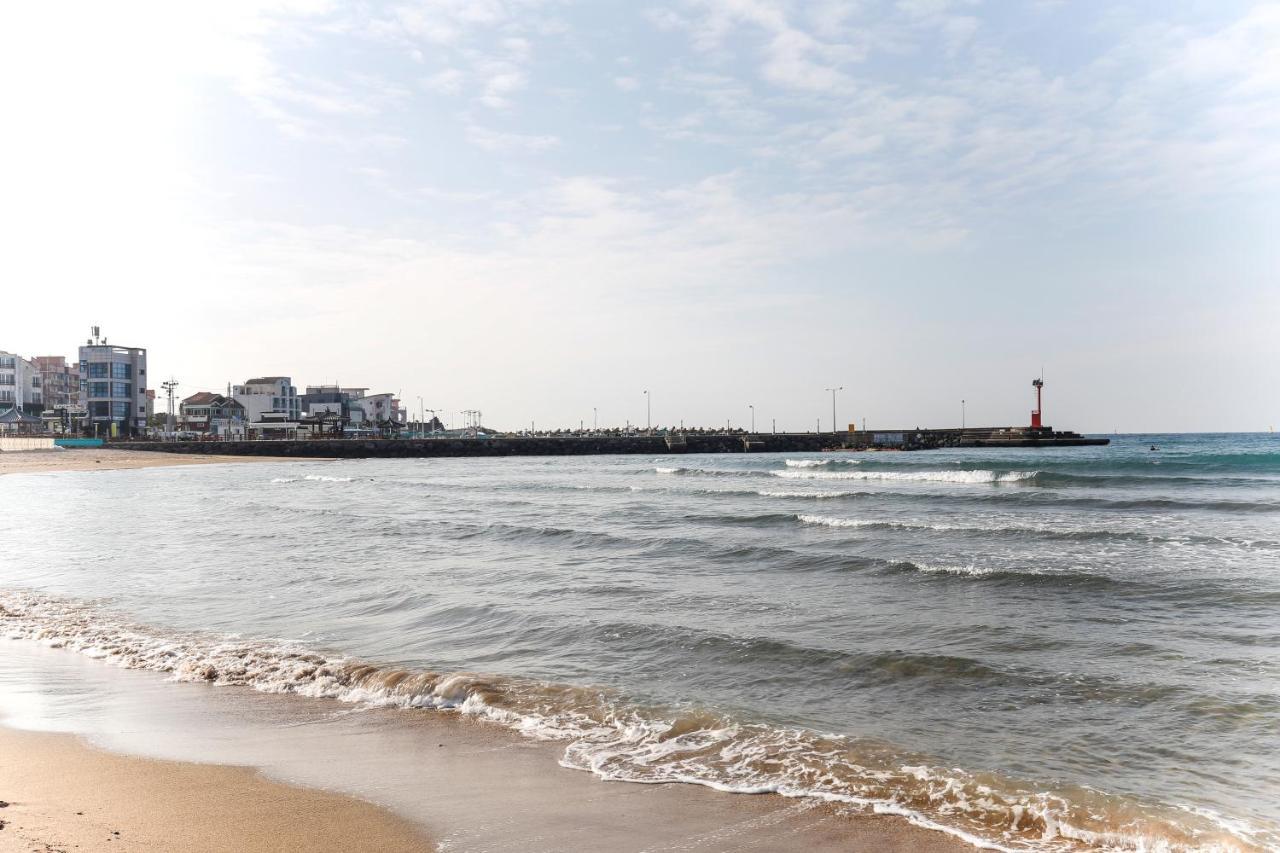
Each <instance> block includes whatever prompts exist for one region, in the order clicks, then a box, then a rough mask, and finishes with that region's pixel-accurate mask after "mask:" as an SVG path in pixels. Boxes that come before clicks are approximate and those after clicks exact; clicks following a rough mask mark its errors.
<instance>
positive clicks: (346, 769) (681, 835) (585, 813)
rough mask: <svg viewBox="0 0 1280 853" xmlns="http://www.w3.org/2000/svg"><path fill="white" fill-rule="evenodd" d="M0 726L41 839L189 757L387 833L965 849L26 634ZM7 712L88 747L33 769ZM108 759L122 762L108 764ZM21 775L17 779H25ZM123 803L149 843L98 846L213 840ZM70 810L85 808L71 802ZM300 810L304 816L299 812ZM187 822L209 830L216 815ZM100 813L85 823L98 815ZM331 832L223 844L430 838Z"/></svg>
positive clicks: (824, 812)
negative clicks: (190, 679)
mask: <svg viewBox="0 0 1280 853" xmlns="http://www.w3.org/2000/svg"><path fill="white" fill-rule="evenodd" d="M54 700H60V701H54ZM0 726H7V727H9V729H4V728H0V799H4V800H8V801H10V802H12V803H15V804H21V803H24V802H33V803H34V802H36V801H37V800H39V801H40V802H42V803H53V804H55V805H58V806H59V807H61V808H62V810H61V812H56V810H54V811H50V807H48V806H47V805H46V806H44V807H43V808H44V809H45V812H46V813H47V814H48V817H47V823H45V824H39V825H37V824H36V823H34V822H33V823H32V826H33V827H36V828H38V827H39V826H43V827H44V831H45V832H46V834H47V836H48V837H49V838H56V839H58V840H60V841H62V842H64V843H65V842H66V837H65V836H58V835H56V834H51V833H57V832H69V831H71V830H73V829H75V827H76V824H75V821H80V820H83V819H84V817H87V816H88V815H89V812H88V811H87V810H86V808H84V807H80V806H77V807H76V808H74V809H72V808H69V807H70V806H71V805H75V803H73V802H72V800H73V799H75V797H76V796H77V795H78V792H80V791H90V792H93V791H114V790H115V787H116V786H115V785H114V783H113V781H112V779H113V776H112V775H111V774H112V772H113V770H112V768H115V767H117V766H118V767H124V766H127V767H129V768H130V776H131V778H134V779H135V782H136V784H138V785H142V786H152V785H154V786H157V787H160V788H163V787H165V783H164V781H163V780H164V779H165V778H166V775H165V774H166V773H174V774H179V775H181V774H184V773H190V774H194V775H192V776H190V777H187V776H181V778H182V779H188V780H189V781H188V784H205V785H209V786H211V785H213V784H214V782H215V781H217V780H226V783H227V784H229V785H232V786H233V789H234V790H241V789H240V788H235V787H234V786H236V785H251V784H260V785H266V786H275V787H270V790H271V791H272V792H274V794H273V796H278V797H280V798H282V799H279V800H277V801H271V800H268V799H265V798H262V797H260V798H259V799H260V800H262V802H265V803H267V804H268V807H266V808H265V809H264V810H263V811H262V813H261V814H258V813H254V814H253V820H254V821H257V822H258V823H259V824H261V823H262V822H263V821H265V822H267V823H269V822H270V821H272V820H276V819H277V818H278V819H280V820H285V819H286V814H285V813H286V812H288V811H289V810H290V809H292V806H291V805H289V803H292V802H293V801H294V800H293V799H291V798H296V800H297V802H298V803H300V804H302V808H304V809H306V808H312V809H314V808H319V807H320V805H321V803H329V804H333V803H338V804H342V805H343V807H344V808H345V809H347V810H346V811H343V812H342V814H344V815H350V818H349V820H350V821H351V822H352V826H362V827H368V829H367V830H361V831H362V832H363V831H368V832H376V833H382V835H379V836H377V837H378V838H379V839H380V838H382V837H386V838H388V839H391V840H394V839H396V838H401V839H403V838H405V837H406V836H405V835H403V832H404V831H405V830H404V827H406V826H409V827H419V828H422V829H419V830H417V831H418V832H422V831H425V832H426V834H427V836H430V839H432V840H433V841H434V842H435V843H436V844H439V847H440V849H449V850H493V849H502V850H506V849H511V850H515V849H519V850H522V851H528V853H539V851H541V852H542V853H551V851H560V850H601V851H635V853H640V851H659V850H682V851H693V853H713V851H714V853H729V851H739V850H758V851H765V850H784V849H804V850H814V851H832V853H834V851H849V850H857V851H872V850H874V851H902V853H906V851H913V853H914V851H920V853H961V851H970V850H973V849H974V848H973V847H971V846H970V845H968V844H965V843H963V842H961V841H960V840H959V839H957V838H956V837H954V836H951V835H948V834H944V833H942V832H938V831H934V830H931V829H926V828H922V827H919V826H915V825H912V824H911V823H909V822H908V821H907V820H906V819H904V818H901V817H898V816H895V815H884V814H869V813H866V812H862V813H852V812H851V810H850V809H849V808H847V807H844V806H841V805H840V804H836V803H827V802H822V801H818V800H815V799H812V798H807V799H798V798H787V797H784V796H780V795H776V794H761V795H750V794H742V793H726V792H722V791H717V790H713V789H712V788H709V787H704V786H701V785H691V784H680V783H667V784H653V785H645V784H635V783H624V782H604V781H601V780H600V779H598V778H597V777H596V776H594V775H593V774H590V773H584V772H581V771H578V770H572V769H568V768H565V767H563V766H561V765H560V764H559V759H560V757H561V755H562V752H563V746H562V745H561V744H559V743H555V742H548V741H541V740H533V739H529V738H525V737H522V736H521V735H519V734H518V733H516V732H513V731H510V730H508V729H505V728H502V727H500V726H496V725H493V724H492V723H490V722H488V721H485V720H480V719H476V718H473V717H467V716H463V715H458V714H456V713H449V712H441V711H430V710H421V709H416V710H403V709H390V708H381V709H379V708H366V709H354V708H351V707H349V706H348V707H343V706H342V703H338V702H334V701H333V700H328V699H315V698H310V697H307V696H304V695H299V694H287V695H281V694H275V693H259V692H256V691H252V690H247V689H243V688H236V687H213V686H211V685H208V684H196V683H187V682H173V681H169V680H168V679H166V678H164V677H163V676H161V675H160V674H158V673H154V672H148V671H140V670H125V669H118V668H116V667H111V666H105V665H103V663H102V662H100V661H97V660H94V659H92V658H88V657H85V656H83V655H79V654H76V653H74V652H70V651H68V650H66V649H58V648H48V647H46V646H43V645H40V644H37V643H31V642H28V641H23V640H7V641H3V640H0ZM14 729H23V730H29V729H35V730H39V731H47V730H53V731H58V732H63V733H65V734H61V735H52V736H49V737H52V738H65V739H66V740H65V741H64V742H66V743H70V744H71V746H70V747H66V748H67V749H70V750H71V751H72V752H73V753H76V754H77V755H80V758H83V755H85V754H87V755H91V756H92V755H96V756H98V759H97V760H96V762H95V761H87V760H85V761H81V760H80V758H76V759H67V762H68V763H66V764H65V765H60V769H57V770H50V771H42V770H41V769H40V768H41V764H40V761H44V760H49V761H58V760H62V759H61V758H60V757H59V754H58V753H57V751H56V749H55V750H54V752H52V753H50V757H49V758H48V759H44V758H41V757H39V756H38V755H37V754H36V753H37V752H39V750H38V749H37V748H36V747H35V746H31V747H28V749H31V750H36V751H35V752H26V753H23V752H21V751H19V752H15V753H12V754H10V753H9V752H7V750H8V749H9V747H8V746H7V744H8V743H10V742H11V741H12V742H14V743H16V742H17V741H18V740H21V739H22V738H23V737H26V734H25V732H19V733H18V734H17V735H13V736H12V737H11V736H10V735H9V733H10V732H11V731H13V730H14ZM75 735H78V736H79V737H80V738H81V739H83V740H81V741H77V740H76V739H75V737H74V736H75ZM20 736H21V737H20ZM31 737H32V738H34V739H31V740H29V741H27V742H28V743H29V744H33V745H38V744H42V743H46V742H47V743H54V744H56V743H58V741H54V740H50V741H42V740H40V738H43V737H46V736H45V735H32V736H31ZM85 743H88V744H91V745H92V746H86V745H84V744H85ZM77 751H79V752H77ZM26 756H34V757H32V758H28V757H26ZM131 756H145V757H141V758H133V757H131ZM117 759H119V761H120V762H123V763H121V764H118V765H117ZM157 759H160V760H159V761H157ZM175 762H178V763H175ZM193 762H194V763H193ZM24 774H25V776H24ZM24 778H26V780H27V781H26V783H25V784H27V785H28V786H29V787H28V789H26V790H24V789H22V788H21V785H22V784H24V782H23V780H24ZM175 778H178V777H175ZM270 780H278V781H270ZM130 784H133V783H130ZM36 785H39V786H43V787H40V788H39V789H38V790H37V794H38V795H39V796H38V797H36V796H32V794H31V793H30V792H29V791H30V790H32V789H33V788H32V787H31V786H36ZM293 786H297V787H293ZM179 790H181V788H180V787H179ZM262 790H267V789H266V788H263V789H262ZM322 792H323V793H322ZM213 797H214V799H213V800H212V801H211V802H204V801H203V800H202V798H201V797H200V796H196V795H194V794H193V795H191V796H189V797H188V800H189V801H193V802H194V803H195V805H194V806H193V807H194V808H197V809H202V810H204V812H207V813H211V814H213V815H214V817H218V816H220V817H221V818H222V819H224V820H227V821H230V820H231V819H232V818H231V817H228V815H231V816H232V817H234V815H235V811H234V809H232V810H231V811H230V812H228V811H225V810H223V811H219V810H218V809H217V808H215V805H216V804H217V803H222V802H225V803H227V804H228V807H231V806H232V805H234V802H239V800H238V799H237V798H236V797H234V796H233V797H230V798H227V799H220V797H221V795H220V794H219V793H218V791H216V790H215V791H214V792H213ZM41 798H43V799H41ZM317 798H319V799H317ZM324 798H329V799H324ZM211 803H212V804H211ZM370 804H376V805H370ZM125 806H127V807H128V809H129V811H128V812H127V814H126V812H124V811H120V812H112V811H111V810H110V809H109V808H107V807H106V806H105V805H104V807H103V809H102V810H100V811H99V812H97V813H99V814H102V815H105V817H104V819H108V818H109V819H117V818H116V817H115V816H116V814H121V815H126V816H127V817H128V818H129V820H130V821H132V823H129V824H128V825H129V826H137V827H144V828H145V832H148V833H151V834H150V835H146V836H145V838H146V839H148V843H147V844H138V845H135V846H134V847H128V846H125V847H122V848H118V847H116V846H115V845H114V844H113V845H112V847H111V848H109V849H126V850H128V849H133V850H184V849H190V850H197V849H198V850H204V849H222V848H216V847H210V846H207V845H201V844H199V843H198V842H192V843H193V844H195V846H190V847H186V848H184V847H182V846H180V845H179V844H178V843H176V841H177V840H181V839H186V838H190V837H191V835H190V833H191V831H192V830H191V829H190V828H189V827H188V826H187V825H186V824H185V821H186V816H185V813H184V812H183V811H182V808H181V806H182V803H181V802H178V803H177V804H176V806H175V807H173V808H171V807H170V806H169V805H166V801H165V800H163V799H160V800H156V801H150V800H147V799H146V798H145V797H137V796H135V797H133V798H132V799H130V800H129V801H128V802H126V803H124V804H122V805H120V806H119V808H121V809H123V808H125ZM114 807H115V806H112V808H114ZM327 807H328V806H326V808H327ZM23 808H25V806H24V807H23ZM95 808H96V807H95ZM0 811H4V812H9V814H0V819H3V820H6V821H12V827H11V828H18V827H22V826H26V824H24V823H23V822H22V821H20V820H18V819H17V816H18V815H19V814H20V812H16V811H13V807H10V808H8V809H4V810H0ZM76 811H85V812H86V815H85V816H78V815H75V814H74V813H75V812H76ZM55 812H56V813H55ZM311 813H314V811H313V812H311ZM304 814H305V812H304ZM384 819H385V821H388V822H382V821H384ZM118 820H120V821H123V820H124V817H121V818H118ZM300 823H301V825H302V826H303V827H308V826H309V820H308V819H306V818H304V819H302V820H301V821H300ZM201 825H202V826H206V827H209V828H210V830H211V831H212V830H214V829H217V826H218V825H217V823H216V822H215V823H213V824H209V823H205V824H201ZM326 826H328V824H320V823H316V824H313V825H310V828H311V829H312V830H313V831H314V832H315V833H318V834H319V833H328V832H329V830H327V829H324V828H323V827H326ZM102 828H103V827H102V825H100V824H99V825H95V831H97V830H100V829H102ZM125 828H126V827H125V826H121V825H113V826H109V827H106V829H108V830H121V832H122V836H121V837H122V838H123V837H124V832H125ZM170 829H172V831H173V832H174V833H175V835H174V836H173V837H172V839H171V838H170V836H169V835H167V834H166V833H167V832H168V831H169V830H170ZM23 831H24V832H26V831H27V830H23ZM134 831H143V830H134ZM337 831H338V830H333V832H337ZM8 832H9V830H8V829H6V830H4V831H3V832H0V853H9V850H14V851H18V850H30V849H31V847H30V846H29V845H28V846H26V847H6V846H5V845H6V844H9V843H11V842H10V841H9V839H10V838H12V837H13V836H9V835H8ZM184 833H185V834H184ZM397 833H401V834H400V835H397ZM28 834H30V835H32V837H36V836H35V835H34V834H33V833H30V832H29V833H28ZM138 837H139V838H142V837H143V836H138ZM273 838H274V836H273ZM337 838H338V836H336V835H326V836H323V837H321V838H320V839H319V841H320V842H322V843H323V846H322V847H315V848H308V847H305V846H302V847H298V846H292V845H284V846H281V845H279V844H275V843H274V842H273V843H271V844H263V845H262V846H255V843H253V842H252V840H250V841H244V840H241V841H239V842H237V843H236V844H235V846H234V849H237V850H240V851H244V853H256V851H264V853H265V851H268V850H280V849H290V850H292V849H301V850H307V849H387V850H397V849H405V850H412V849H422V850H426V849H436V848H435V847H433V846H432V842H431V841H423V839H424V838H426V836H423V835H419V836H416V838H415V840H414V841H413V842H412V843H414V844H417V845H419V846H417V847H413V846H409V847H403V846H402V847H395V846H394V845H393V844H391V843H390V842H389V843H388V844H387V845H383V844H382V843H381V842H380V841H379V842H378V843H376V844H375V843H370V840H369V838H364V839H362V840H361V843H358V844H355V845H353V846H352V845H348V846H345V847H344V846H343V845H342V844H338V843H335V839H337ZM149 839H158V840H159V841H160V842H163V843H158V844H156V843H152V842H151V841H150V840H149ZM88 840H89V841H91V842H93V841H95V840H96V841H97V842H98V844H101V845H102V846H105V844H104V843H103V842H104V841H105V839H102V838H98V837H97V836H93V837H91V838H89V839H88ZM183 843H186V842H183ZM148 845H150V846H148ZM86 846H87V848H88V849H98V848H97V847H96V846H95V845H94V844H88V845H83V844H82V849H84V848H85V847H86ZM38 849H39V848H38ZM51 849H63V848H60V847H54V848H51ZM67 849H70V848H69V846H68V847H67ZM225 849H231V848H230V847H228V848H225Z"/></svg>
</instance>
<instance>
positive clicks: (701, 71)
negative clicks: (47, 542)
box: [0, 0, 1280, 432]
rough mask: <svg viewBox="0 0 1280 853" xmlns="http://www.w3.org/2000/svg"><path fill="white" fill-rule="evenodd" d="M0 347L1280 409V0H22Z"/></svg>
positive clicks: (497, 415) (594, 406)
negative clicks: (101, 341)
mask: <svg viewBox="0 0 1280 853" xmlns="http://www.w3.org/2000/svg"><path fill="white" fill-rule="evenodd" d="M0 96H2V98H3V100H2V102H0V103H3V109H4V114H5V118H4V122H3V125H2V127H3V131H2V132H0V235H3V242H2V243H0V349H7V350H11V351H16V352H20V353H22V354H24V355H28V356H30V355H44V354H61V353H65V354H68V355H73V354H74V353H75V348H76V346H77V345H78V344H79V343H82V342H83V340H84V339H85V337H87V335H88V332H89V327H90V326H91V325H95V324H96V325H100V326H101V327H102V329H103V333H104V334H105V335H106V336H107V337H108V339H109V340H110V341H111V342H113V343H118V344H124V345H130V346H145V347H147V348H148V351H149V365H150V371H149V372H150V374H151V376H152V377H153V384H155V385H157V386H158V384H159V381H160V379H161V378H167V377H170V376H172V377H175V378H176V379H177V380H178V382H179V394H180V395H182V396H185V395H187V394H190V393H194V392H196V391H199V390H221V389H224V388H225V387H226V385H227V384H228V383H230V382H241V381H243V380H245V379H247V378H249V377H251V376H258V375H289V376H292V377H293V379H294V381H295V384H297V385H298V386H299V387H300V388H301V387H302V386H304V385H307V384H319V383H333V382H337V383H340V384H342V385H348V386H370V387H372V388H373V389H374V390H375V391H391V392H397V393H399V394H400V395H401V398H402V400H403V401H404V402H405V404H406V406H408V407H410V408H412V409H414V410H415V411H416V410H417V408H418V407H419V398H421V401H422V402H421V406H422V407H423V408H430V409H435V410H437V411H438V412H439V413H440V414H441V415H442V417H443V418H444V419H445V420H448V419H449V415H447V414H446V413H455V414H453V415H452V416H453V417H454V419H455V420H457V421H460V417H459V416H457V415H456V413H457V412H459V411H461V410H463V409H479V410H481V411H482V412H483V413H484V415H483V419H484V422H485V423H486V424H488V425H490V426H492V427H497V428H508V429H519V428H522V427H527V426H528V425H529V424H531V423H532V424H536V426H537V427H538V428H544V427H546V428H554V427H561V426H577V425H578V424H579V423H580V422H585V423H586V424H587V425H590V424H591V423H592V419H593V417H597V418H598V420H599V423H600V424H601V425H605V424H609V425H621V424H623V423H625V422H628V421H629V422H631V423H632V424H636V423H640V424H643V423H644V422H645V418H646V407H645V403H646V397H645V394H644V392H645V391H646V390H647V391H649V392H650V399H651V401H652V421H653V423H654V424H655V425H659V424H663V425H667V424H670V425H675V424H678V423H680V422H681V421H683V422H684V423H686V424H689V425H692V424H707V425H713V424H724V423H726V422H731V423H732V424H733V425H734V426H742V427H749V426H750V418H751V412H752V408H751V407H754V412H755V417H756V426H757V428H758V429H762V430H763V429H771V428H773V427H774V425H775V424H776V427H777V428H778V429H779V430H782V429H813V428H815V427H816V426H818V425H819V424H820V425H821V426H822V428H823V429H830V428H831V423H832V417H831V394H830V393H829V392H828V391H827V390H826V389H829V388H833V387H843V390H841V391H839V392H838V394H837V422H838V423H839V424H840V425H841V426H844V425H845V424H847V423H849V422H850V421H855V420H856V421H857V422H859V423H861V422H862V421H863V420H864V419H865V421H866V424H867V426H868V427H871V428H877V427H879V428H894V427H912V426H937V427H941V426H955V425H959V423H960V419H961V410H962V405H961V400H964V401H965V403H964V406H963V408H964V411H965V418H966V422H967V423H968V424H969V425H993V426H994V425H1001V426H1002V425H1008V424H1021V423H1026V422H1027V421H1028V418H1029V414H1028V413H1029V410H1030V409H1031V408H1032V406H1033V401H1034V396H1033V391H1032V387H1031V380H1032V379H1033V378H1035V377H1036V376H1038V375H1040V374H1041V372H1042V371H1043V375H1044V378H1045V382H1046V387H1045V420H1046V423H1049V424H1051V425H1053V426H1056V427H1060V428H1068V429H1076V430H1080V431H1090V432H1110V431H1112V430H1118V431H1121V432H1136V431H1209V430H1224V431H1225V430H1245V431H1261V430H1266V429H1268V427H1270V426H1272V425H1277V426H1280V2H1233V0H1183V2H1177V3H1170V2H1166V0H1159V2H1127V3H1126V2H1090V0H1079V2H1052V0H1026V2H1017V3H1007V2H999V3H997V2H979V0H896V2H888V0H885V1H884V2H874V0H848V2H829V1H828V0H807V2H787V0H662V2H653V3H649V2H640V0H625V2H624V1H623V0H618V2H611V0H593V2H582V3H571V2H556V0H421V2H416V3H415V2H405V3H399V2H389V3H329V2H321V0H283V2H263V3H240V2H235V0H221V2H218V3H202V4H197V3H172V2H167V0H164V2H118V3H102V2H97V0H90V2H80V3H76V2H68V3H58V4H53V3H36V2H24V3H6V4H3V6H2V7H0Z"/></svg>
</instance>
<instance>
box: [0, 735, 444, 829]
mask: <svg viewBox="0 0 1280 853" xmlns="http://www.w3.org/2000/svg"><path fill="white" fill-rule="evenodd" d="M0 802H7V805H5V806H4V807H3V808H0V823H3V828H2V829H0V853H19V851H21V853H28V851H38V853H52V851H68V853H69V851H72V850H86V851H87V850H115V851H144V850H145V851H174V853H181V851H192V853H196V851H199V853H205V851H208V853H215V851H227V853H255V851H264V852H265V851H299V852H300V853H301V851H317V853H319V851H336V850H353V851H354V850H379V851H423V850H433V849H435V845H434V844H432V843H431V841H430V840H429V839H428V838H427V837H426V836H425V835H424V834H422V833H421V832H419V830H418V829H417V828H416V827H414V826H412V825H410V824H409V823H407V822H406V821H403V820H401V819H399V818H397V817H395V816H394V815H392V814H390V813H389V812H387V811H384V810H383V809H380V808H378V807H377V806H374V805H370V804H369V803H365V802H361V801H360V800H356V799H352V798H349V797H343V796H339V795H336V794H327V793H323V792H320V791H313V790H309V789H306V788H293V787H289V786H288V785H281V784H279V783H276V782H270V781H267V780H265V779H263V778H262V777H261V776H259V775H257V774H256V773H255V772H254V771H252V770H248V769H245V768H241V767H222V766H218V765H208V764H181V763H177V762H169V761H154V760H151V759H146V758H132V757H127V756H121V755H114V754H112V753H107V752H102V751H100V750H97V749H93V748H91V747H89V746H87V745H85V744H84V743H83V742H82V741H80V740H78V739H76V738H75V737H72V736H71V735H61V734H44V733H31V732H19V731H15V730H12V729H7V728H0Z"/></svg>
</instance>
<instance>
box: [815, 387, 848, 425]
mask: <svg viewBox="0 0 1280 853" xmlns="http://www.w3.org/2000/svg"><path fill="white" fill-rule="evenodd" d="M827 390H828V391H830V392H831V434H832V435H835V433H836V392H837V391H843V390H844V386H843V385H840V386H838V387H836V388H828V389H827ZM818 432H822V429H821V427H819V429H818Z"/></svg>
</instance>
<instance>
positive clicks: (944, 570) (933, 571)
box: [912, 563, 1033, 578]
mask: <svg viewBox="0 0 1280 853" xmlns="http://www.w3.org/2000/svg"><path fill="white" fill-rule="evenodd" d="M912 565H913V566H915V567H916V570H917V571H921V572H924V573H925V574H930V575H961V576H964V577H971V578H982V577H987V576H988V575H991V574H994V573H995V569H987V568H981V567H979V566H975V565H973V564H972V563H970V564H969V565H967V566H939V565H936V564H933V563H912ZM1027 574H1033V573H1032V572H1028V573H1027Z"/></svg>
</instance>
